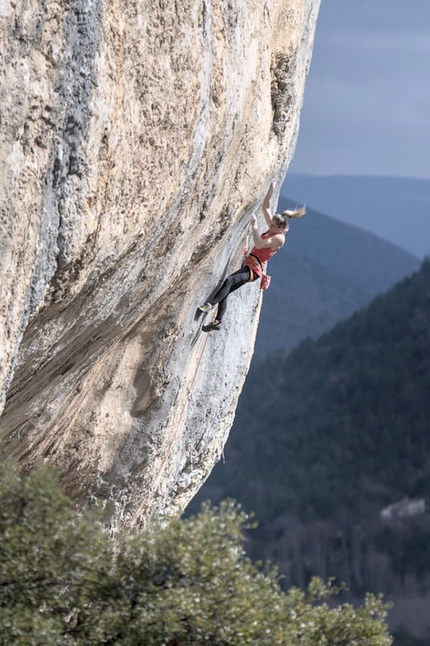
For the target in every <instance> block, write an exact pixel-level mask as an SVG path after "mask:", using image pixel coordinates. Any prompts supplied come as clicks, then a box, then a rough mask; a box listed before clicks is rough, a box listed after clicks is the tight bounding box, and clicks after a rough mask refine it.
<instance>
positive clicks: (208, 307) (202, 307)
mask: <svg viewBox="0 0 430 646" xmlns="http://www.w3.org/2000/svg"><path fill="white" fill-rule="evenodd" d="M213 308H214V306H213V305H212V303H203V305H199V310H200V311H201V312H210V311H211V310H213Z"/></svg>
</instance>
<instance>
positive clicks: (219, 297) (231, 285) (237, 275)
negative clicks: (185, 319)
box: [200, 266, 251, 332]
mask: <svg viewBox="0 0 430 646" xmlns="http://www.w3.org/2000/svg"><path fill="white" fill-rule="evenodd" d="M250 280H251V270H250V269H249V267H247V266H244V267H241V268H240V269H238V270H237V271H235V272H234V273H233V274H231V275H230V276H227V278H226V279H225V281H224V282H223V284H222V286H221V288H220V289H219V290H218V291H217V293H216V294H215V296H213V298H212V299H211V300H210V301H209V303H205V305H204V306H201V307H200V309H203V307H204V308H205V309H203V311H209V310H210V309H212V308H213V307H214V306H215V305H217V304H218V312H217V316H216V319H215V321H213V323H209V324H208V325H205V326H203V330H204V331H205V332H209V331H210V330H215V329H216V330H219V327H220V325H221V321H222V319H223V317H224V314H225V311H226V309H227V297H228V296H229V295H230V294H231V293H232V292H235V291H236V289H239V287H242V285H245V284H246V283H248V282H249V281H250Z"/></svg>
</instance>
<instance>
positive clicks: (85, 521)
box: [0, 462, 392, 646]
mask: <svg viewBox="0 0 430 646" xmlns="http://www.w3.org/2000/svg"><path fill="white" fill-rule="evenodd" d="M0 509H1V515H0V532H1V536H2V539H1V543H0V643H1V644H14V645H18V646H19V645H24V644H25V645H26V646H27V645H28V646H38V645H40V646H42V645H43V646H51V645H52V646H54V645H55V646H61V645H63V644H64V645H80V644H82V645H85V646H91V645H101V644H104V645H112V644H117V645H121V646H138V645H139V646H147V645H148V646H152V645H154V646H155V645H156V646H161V645H163V644H164V645H165V646H182V645H188V644H211V645H212V646H215V645H216V646H229V645H231V646H233V645H234V646H241V645H245V644H253V645H256V644H257V645H262V646H264V645H267V646H269V645H270V646H274V645H280V646H281V645H285V646H287V645H288V646H296V645H297V646H298V645H299V644H300V646H313V645H315V646H317V645H322V644H327V645H330V646H341V645H342V646H346V645H353V644H354V645H355V646H360V645H362V646H386V645H387V646H388V645H389V644H391V643H392V640H391V638H390V637H389V635H388V633H387V626H386V623H385V616H386V610H387V607H386V606H385V605H384V604H383V602H382V600H381V598H380V597H375V596H372V595H368V596H367V597H366V600H365V603H364V605H363V606H362V607H361V608H358V609H355V608H353V607H352V606H350V605H348V604H344V605H341V606H339V607H337V608H334V609H331V608H330V607H329V605H328V603H327V600H328V599H329V597H330V596H331V595H333V594H334V593H336V590H335V589H334V588H332V587H331V585H330V584H328V585H325V584H323V582H322V581H321V580H319V579H313V580H312V581H311V583H310V585H309V588H308V590H307V591H306V592H304V591H301V590H298V589H296V588H292V589H290V590H289V592H288V593H287V594H285V593H284V592H282V590H281V588H280V585H279V579H278V575H277V571H276V569H275V568H271V567H266V568H263V567H261V566H258V565H255V564H253V563H252V562H251V561H250V560H249V559H248V558H247V557H246V556H245V553H244V549H243V540H244V538H243V535H244V534H243V532H244V529H245V527H247V526H248V525H249V519H248V517H247V516H246V515H245V514H244V513H243V511H241V509H240V508H239V507H238V506H237V504H235V503H234V502H223V503H222V504H221V505H220V506H219V508H216V509H213V508H211V507H209V506H204V507H203V508H202V511H201V512H200V513H199V514H197V515H196V516H194V517H192V518H189V519H187V520H181V519H177V520H173V521H172V522H171V523H170V524H168V525H167V526H166V527H162V526H161V525H160V524H159V523H157V522H154V523H152V525H151V527H150V528H148V529H147V530H146V531H144V532H141V533H135V534H133V533H131V532H124V533H123V534H121V535H120V536H119V537H117V538H115V540H113V539H112V538H111V537H110V536H109V535H108V533H107V532H106V531H105V530H104V529H103V526H102V524H101V522H100V520H99V517H98V516H97V513H95V512H94V511H92V512H90V511H86V512H84V513H82V514H79V515H77V514H76V513H75V512H74V510H73V508H72V505H71V503H70V501H69V500H68V499H67V498H66V497H65V496H64V495H63V494H62V493H61V492H60V490H59V489H58V486H57V479H56V476H55V474H54V473H53V472H52V471H51V470H49V469H46V468H43V469H39V470H36V471H34V472H33V473H32V474H31V475H30V476H28V477H22V476H20V475H19V473H18V471H17V469H16V467H15V465H14V464H12V463H11V462H6V463H4V464H2V465H1V466H0Z"/></svg>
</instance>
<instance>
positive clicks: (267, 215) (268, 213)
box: [261, 179, 275, 227]
mask: <svg viewBox="0 0 430 646" xmlns="http://www.w3.org/2000/svg"><path fill="white" fill-rule="evenodd" d="M274 190H275V180H273V179H272V181H271V182H270V186H269V190H268V191H267V193H266V197H265V198H264V200H263V204H262V206H261V208H262V210H263V215H264V219H265V220H266V223H267V226H268V227H270V224H271V222H272V210H271V208H270V200H271V199H272V195H273V191H274Z"/></svg>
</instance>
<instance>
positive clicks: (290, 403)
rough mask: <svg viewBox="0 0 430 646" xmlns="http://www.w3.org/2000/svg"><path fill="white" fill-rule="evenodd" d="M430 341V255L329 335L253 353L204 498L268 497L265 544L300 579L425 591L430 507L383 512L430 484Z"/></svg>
mask: <svg viewBox="0 0 430 646" xmlns="http://www.w3.org/2000/svg"><path fill="white" fill-rule="evenodd" d="M429 348H430V261H426V262H424V264H423V265H422V267H421V269H420V270H419V271H418V272H416V273H415V274H413V275H412V276H411V277H409V278H407V279H405V280H403V281H402V282H400V283H399V284H397V285H396V286H395V287H394V288H392V289H391V290H390V291H389V292H388V293H387V294H385V295H383V296H381V297H378V298H377V299H376V300H374V301H373V302H372V304H371V305H370V306H369V307H368V308H366V309H364V310H362V311H360V312H358V313H356V314H355V315H353V316H352V317H351V318H350V319H348V320H347V321H344V322H342V323H339V324H338V325H337V326H336V327H335V328H334V329H333V330H332V331H331V332H329V333H327V334H325V335H324V336H322V337H321V338H319V339H318V340H317V341H311V340H307V341H304V342H303V343H301V344H300V345H299V346H298V347H297V348H296V349H295V350H293V351H292V352H291V354H290V355H289V356H288V357H286V358H282V357H281V356H279V355H272V356H271V357H270V358H268V359H267V360H264V361H258V362H254V363H253V365H252V367H251V370H250V373H249V376H248V379H247V382H246V384H245V388H244V390H243V393H242V396H241V399H240V402H239V408H238V412H237V417H236V421H235V424H234V427H233V430H232V434H231V438H230V440H229V442H228V444H227V447H226V452H225V457H226V461H225V464H223V463H220V464H219V465H218V466H217V467H216V468H215V470H214V471H213V473H212V475H211V477H210V478H209V480H208V483H207V484H206V485H205V486H204V487H203V489H202V490H201V492H200V493H199V496H198V498H199V499H200V500H201V499H207V498H212V499H213V500H219V499H222V498H225V497H227V496H231V497H233V498H235V499H237V500H239V501H240V502H241V503H242V504H243V505H244V506H245V508H246V509H247V510H248V511H251V510H252V511H255V512H256V516H257V519H258V521H259V522H260V528H259V530H257V537H256V539H253V543H252V549H253V553H254V556H256V555H258V556H260V557H261V556H263V557H269V558H272V559H273V560H275V561H277V562H279V563H280V564H281V570H282V571H283V572H285V573H286V574H287V580H288V581H289V582H291V581H293V582H295V583H299V584H304V583H305V582H306V580H307V578H308V577H309V576H310V575H311V574H314V573H318V574H321V575H322V576H336V577H339V578H340V579H342V580H345V581H346V582H347V583H348V585H349V586H350V588H351V589H352V591H353V592H354V593H355V594H357V595H360V594H362V593H363V592H364V591H365V590H375V591H383V592H385V593H387V594H389V595H391V596H392V598H394V599H396V600H397V601H399V600H402V599H403V600H404V598H405V595H406V596H408V597H410V596H411V595H412V596H414V595H418V594H419V595H423V594H424V595H425V594H426V593H427V591H428V590H430V576H429V575H430V525H429V520H428V517H427V515H422V516H418V517H414V518H412V519H408V520H406V521H405V520H396V521H392V522H390V523H388V524H387V523H386V522H383V521H382V520H381V516H380V512H381V510H382V509H383V508H384V507H386V506H387V505H389V504H392V503H395V502H397V501H399V500H401V499H403V498H404V497H405V496H408V497H410V498H413V499H415V498H417V499H424V500H427V499H429V498H430V432H429V431H430V397H429V392H430V350H429ZM196 502H197V501H195V502H194V504H196ZM399 603H400V601H399Z"/></svg>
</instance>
